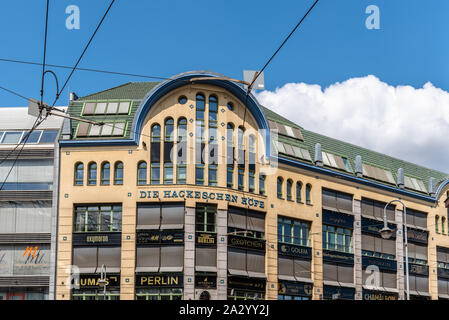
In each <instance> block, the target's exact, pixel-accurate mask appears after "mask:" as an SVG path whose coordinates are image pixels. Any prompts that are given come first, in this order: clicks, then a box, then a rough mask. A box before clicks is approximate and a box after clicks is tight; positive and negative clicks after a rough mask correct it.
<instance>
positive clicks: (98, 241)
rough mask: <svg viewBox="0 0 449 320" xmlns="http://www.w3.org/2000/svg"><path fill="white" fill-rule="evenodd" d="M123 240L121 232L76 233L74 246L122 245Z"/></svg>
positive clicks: (73, 241)
mask: <svg viewBox="0 0 449 320" xmlns="http://www.w3.org/2000/svg"><path fill="white" fill-rule="evenodd" d="M121 242H122V233H121V232H110V233H103V232H102V233H100V232H95V233H93V232H92V233H74V234H73V240H72V243H73V245H74V246H86V245H91V246H98V245H120V244H121Z"/></svg>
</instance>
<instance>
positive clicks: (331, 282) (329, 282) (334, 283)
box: [323, 280, 355, 288]
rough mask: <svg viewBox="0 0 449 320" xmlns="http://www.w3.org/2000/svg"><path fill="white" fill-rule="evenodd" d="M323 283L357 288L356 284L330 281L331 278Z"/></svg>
mask: <svg viewBox="0 0 449 320" xmlns="http://www.w3.org/2000/svg"><path fill="white" fill-rule="evenodd" d="M323 283H324V285H326V286H333V287H349V288H355V284H353V283H346V282H338V281H329V280H324V281H323Z"/></svg>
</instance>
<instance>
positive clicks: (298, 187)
mask: <svg viewBox="0 0 449 320" xmlns="http://www.w3.org/2000/svg"><path fill="white" fill-rule="evenodd" d="M301 194H302V183H301V182H299V181H298V182H296V202H302V196H301Z"/></svg>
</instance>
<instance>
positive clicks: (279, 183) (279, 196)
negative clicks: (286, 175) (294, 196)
mask: <svg viewBox="0 0 449 320" xmlns="http://www.w3.org/2000/svg"><path fill="white" fill-rule="evenodd" d="M283 183H284V179H282V178H281V177H278V183H277V190H278V198H279V199H282V197H283V195H282V188H283V186H282V184H283Z"/></svg>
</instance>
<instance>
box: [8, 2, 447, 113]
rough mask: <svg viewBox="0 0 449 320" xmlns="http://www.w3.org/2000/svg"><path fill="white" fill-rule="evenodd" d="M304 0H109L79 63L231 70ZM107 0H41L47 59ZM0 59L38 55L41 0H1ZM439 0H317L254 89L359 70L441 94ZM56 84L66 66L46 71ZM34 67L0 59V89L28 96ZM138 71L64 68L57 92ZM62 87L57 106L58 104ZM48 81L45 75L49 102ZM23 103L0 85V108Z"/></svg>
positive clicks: (146, 70) (303, 6)
mask: <svg viewBox="0 0 449 320" xmlns="http://www.w3.org/2000/svg"><path fill="white" fill-rule="evenodd" d="M312 3H313V1H312V0H301V1H300V0H280V1H276V2H274V1H265V0H260V1H237V0H228V1H221V0H215V1H210V0H196V1H181V0H179V1H175V0H171V1H167V0H164V1H163V0H152V1H144V0H134V1H125V0H116V2H115V4H114V6H113V7H112V9H111V12H110V14H109V16H108V17H107V18H106V20H105V22H104V24H103V25H102V27H101V29H100V31H99V32H98V34H97V36H96V38H95V39H94V41H93V43H92V45H91V47H90V48H89V49H88V51H87V53H86V55H85V57H84V58H83V60H82V62H81V64H80V66H82V67H93V68H100V69H108V70H116V71H121V72H130V73H140V74H147V75H157V76H167V77H168V76H171V75H174V74H177V73H180V72H184V71H188V70H213V71H216V72H220V73H223V74H226V75H228V76H231V77H234V78H242V70H243V69H259V68H261V67H262V66H263V64H264V63H265V61H266V60H267V59H268V57H269V56H270V55H271V54H272V53H273V52H274V50H275V49H276V48H277V47H278V46H279V45H280V43H281V42H282V40H283V38H284V37H285V36H286V35H287V34H288V33H289V31H290V30H291V28H292V27H293V26H294V25H295V24H296V23H297V21H298V19H299V18H300V17H301V16H302V15H303V14H304V13H305V12H306V11H307V9H308V7H309V6H310V5H311V4H312ZM72 4H74V5H77V6H78V7H79V8H80V14H81V25H80V29H79V30H68V29H66V27H65V20H66V18H67V17H68V14H66V13H65V9H66V7H67V6H68V5H72ZM108 4H109V1H108V0H95V1H88V0H57V1H56V0H51V1H50V17H49V32H48V48H47V50H48V51H47V62H48V63H53V64H64V65H73V64H74V63H75V61H76V59H77V58H78V56H79V55H80V53H81V51H82V48H83V47H84V45H85V44H86V42H87V40H88V39H89V37H90V35H91V33H92V31H93V30H94V28H95V26H96V25H97V23H98V21H99V19H100V18H101V16H102V14H103V12H104V10H105V9H106V8H107V6H108ZM372 4H373V5H377V6H378V7H379V9H380V27H381V29H380V30H368V29H366V27H365V19H366V18H367V17H368V14H366V13H365V9H366V7H367V6H368V5H372ZM1 9H2V10H0V30H2V32H1V33H0V38H1V44H2V50H1V51H0V58H9V59H23V60H30V61H36V62H41V61H42V43H43V29H44V24H43V23H44V14H45V1H44V0H27V1H23V0H17V1H8V2H6V1H4V2H2V4H1ZM447 12H449V1H447V0H432V1H425V0H408V1H403V0H369V1H368V0H366V1H365V0H339V1H335V0H321V1H320V2H319V3H318V5H317V6H316V7H315V9H314V10H313V11H312V12H311V14H310V15H309V16H308V17H307V18H306V20H305V21H304V23H303V24H302V26H301V27H300V29H298V30H297V32H296V33H295V34H294V36H293V37H292V38H291V39H290V41H289V42H288V43H287V44H286V46H285V47H284V48H283V49H282V50H281V52H280V53H279V54H278V56H277V57H276V58H275V60H273V62H272V63H271V64H270V65H269V67H268V69H267V70H266V72H265V82H266V88H267V89H268V90H274V89H275V88H276V87H281V86H282V85H284V84H286V83H290V82H305V83H309V84H319V85H321V86H323V87H326V86H329V85H331V84H332V83H335V82H342V81H345V80H347V79H349V78H352V77H363V76H366V75H369V74H373V75H375V76H377V77H378V78H379V79H380V80H382V81H383V82H386V83H388V84H390V85H394V86H396V85H405V84H407V85H411V86H413V87H415V88H416V87H422V86H423V84H424V83H426V82H428V81H430V82H431V83H433V85H434V86H436V87H438V88H442V89H444V90H446V91H449V77H448V74H449V63H448V57H449V42H448V41H447V30H449V19H447ZM53 70H54V71H55V72H56V73H57V74H58V78H59V82H60V83H61V84H62V83H63V82H64V80H65V79H66V77H67V75H68V71H65V70H62V69H53ZM40 72H41V68H40V67H37V66H23V65H18V64H12V63H6V62H0V86H4V87H7V88H9V89H12V90H15V91H17V92H19V93H21V94H23V95H25V96H33V97H38V96H39V90H40ZM128 81H142V79H138V78H131V77H122V76H111V75H101V74H95V73H88V72H83V71H80V72H76V73H75V75H74V76H73V78H72V80H71V81H70V82H69V86H68V90H70V91H75V92H77V93H78V94H79V95H85V94H88V93H91V92H95V91H97V90H101V89H105V88H108V87H111V86H115V85H119V84H121V83H124V82H128ZM68 90H65V92H64V95H62V96H61V99H60V100H59V102H58V105H64V104H67V100H68V96H67V92H68ZM54 94H55V85H54V80H53V79H52V78H51V77H48V78H47V81H46V95H45V100H47V101H49V103H50V100H51V101H52V100H53V98H54ZM25 104H26V101H24V100H21V99H20V98H17V97H15V96H13V95H11V94H9V93H6V92H3V91H0V106H21V105H25Z"/></svg>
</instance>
